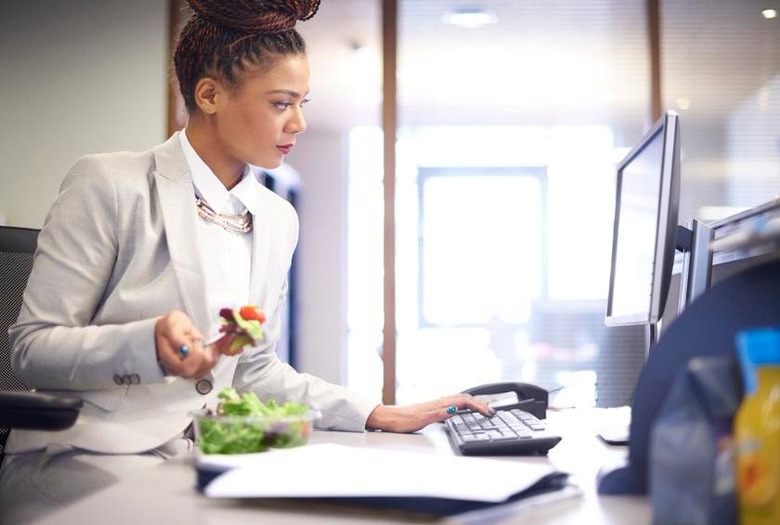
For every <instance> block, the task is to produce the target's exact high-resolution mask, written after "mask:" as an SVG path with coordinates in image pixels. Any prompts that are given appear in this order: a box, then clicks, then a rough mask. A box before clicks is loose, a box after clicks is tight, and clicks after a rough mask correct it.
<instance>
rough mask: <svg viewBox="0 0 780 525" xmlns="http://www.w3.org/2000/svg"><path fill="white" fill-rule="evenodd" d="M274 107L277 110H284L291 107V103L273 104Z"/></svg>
mask: <svg viewBox="0 0 780 525" xmlns="http://www.w3.org/2000/svg"><path fill="white" fill-rule="evenodd" d="M274 106H276V108H277V109H282V110H284V109H287V108H289V107H290V106H292V102H274Z"/></svg>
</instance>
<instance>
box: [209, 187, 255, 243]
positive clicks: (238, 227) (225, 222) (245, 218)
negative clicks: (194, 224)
mask: <svg viewBox="0 0 780 525" xmlns="http://www.w3.org/2000/svg"><path fill="white" fill-rule="evenodd" d="M195 206H197V207H198V215H200V217H201V218H202V219H203V220H206V221H208V222H211V223H214V224H216V225H217V226H220V227H222V228H223V229H224V230H225V231H228V232H230V233H235V234H236V235H242V234H245V233H249V232H251V231H252V214H251V213H249V210H246V209H245V210H244V211H242V212H241V213H217V212H215V211H214V208H212V207H211V206H209V205H208V204H207V203H206V201H204V200H203V199H201V198H200V197H198V196H196V197H195Z"/></svg>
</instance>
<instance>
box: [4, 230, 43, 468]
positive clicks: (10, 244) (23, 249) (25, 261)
mask: <svg viewBox="0 0 780 525" xmlns="http://www.w3.org/2000/svg"><path fill="white" fill-rule="evenodd" d="M38 232H39V230H36V229H32V228H17V227H13V226H0V392H9V391H24V390H27V388H25V386H24V385H22V383H21V382H19V380H18V379H16V377H15V376H14V374H13V371H12V370H11V345H10V344H9V342H8V327H9V326H11V325H12V324H13V323H15V322H16V319H17V318H18V317H19V310H20V309H21V307H22V295H23V294H24V289H25V287H26V286H27V278H28V277H29V276H30V271H31V270H32V264H33V256H34V254H35V248H36V247H37V245H38ZM8 432H9V429H8V428H2V427H0V462H1V461H2V457H3V449H4V447H5V441H6V439H7V438H8Z"/></svg>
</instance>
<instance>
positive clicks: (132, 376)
mask: <svg viewBox="0 0 780 525" xmlns="http://www.w3.org/2000/svg"><path fill="white" fill-rule="evenodd" d="M140 382H141V376H139V375H138V374H130V384H133V385H137V384H139V383H140Z"/></svg>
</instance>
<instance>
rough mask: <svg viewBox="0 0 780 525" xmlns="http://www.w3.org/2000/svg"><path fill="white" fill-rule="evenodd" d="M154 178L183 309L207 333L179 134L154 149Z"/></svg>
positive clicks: (203, 288)
mask: <svg viewBox="0 0 780 525" xmlns="http://www.w3.org/2000/svg"><path fill="white" fill-rule="evenodd" d="M154 156H155V162H156V170H155V173H154V178H155V181H156V183H157V191H158V194H159V199H160V209H161V213H162V217H163V224H164V225H165V236H166V239H167V241H168V251H169V253H170V257H171V265H172V266H173V271H174V274H175V275H176V281H177V283H178V287H179V293H180V295H181V298H182V302H183V303H184V309H185V311H186V312H187V314H188V315H189V316H190V318H191V319H192V320H193V322H194V323H195V326H197V327H198V328H199V329H200V330H202V331H204V333H207V332H208V330H209V328H210V316H209V312H208V307H207V306H206V283H205V279H204V275H205V273H204V270H203V265H202V264H201V256H200V253H199V250H198V248H199V246H198V235H197V230H196V226H197V220H198V214H197V210H196V208H195V192H194V190H193V186H192V177H191V176H190V172H189V167H188V166H187V161H186V159H185V158H184V152H183V151H182V149H181V145H180V143H179V132H176V133H174V134H173V135H172V136H171V138H169V139H168V140H167V141H166V142H164V143H163V144H161V145H159V146H157V147H156V148H155V149H154Z"/></svg>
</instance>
